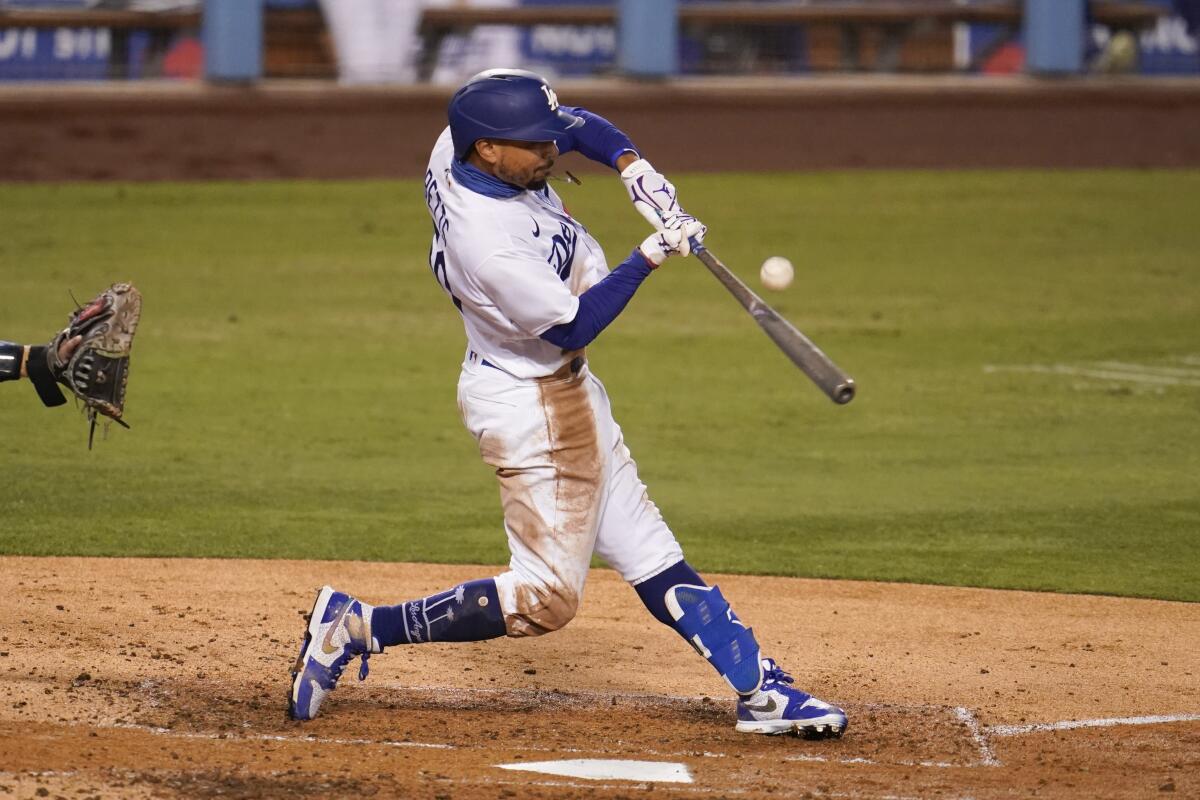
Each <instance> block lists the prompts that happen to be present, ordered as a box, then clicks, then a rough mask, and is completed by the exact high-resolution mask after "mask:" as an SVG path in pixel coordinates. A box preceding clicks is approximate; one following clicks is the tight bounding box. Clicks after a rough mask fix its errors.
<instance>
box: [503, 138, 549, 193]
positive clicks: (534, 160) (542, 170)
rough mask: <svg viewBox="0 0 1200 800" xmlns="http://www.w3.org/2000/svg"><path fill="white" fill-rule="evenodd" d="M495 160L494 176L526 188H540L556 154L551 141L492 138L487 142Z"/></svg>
mask: <svg viewBox="0 0 1200 800" xmlns="http://www.w3.org/2000/svg"><path fill="white" fill-rule="evenodd" d="M491 144H492V147H493V148H494V149H493V153H494V158H495V161H493V162H492V168H493V170H494V172H495V175H496V177H497V178H499V179H500V180H502V181H507V182H508V183H511V184H515V185H516V186H524V187H525V188H526V189H541V188H542V187H544V186H545V185H546V178H547V176H549V175H550V170H551V169H552V168H553V167H554V159H555V158H557V157H558V145H556V144H555V143H554V142H515V141H510V140H506V139H495V140H493V141H492V142H491Z"/></svg>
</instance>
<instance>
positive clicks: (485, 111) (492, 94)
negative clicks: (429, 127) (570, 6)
mask: <svg viewBox="0 0 1200 800" xmlns="http://www.w3.org/2000/svg"><path fill="white" fill-rule="evenodd" d="M447 113H448V116H449V117H450V136H451V137H452V138H453V139H454V154H455V155H456V156H457V157H458V158H460V159H464V158H466V157H467V154H468V153H470V151H471V146H472V145H474V144H475V142H476V141H477V140H479V139H513V140H514V141H518V142H548V141H551V140H553V139H557V138H558V137H559V136H562V135H563V134H564V133H565V132H567V131H568V130H570V129H571V128H575V127H578V126H580V125H582V124H583V118H582V117H577V116H575V115H574V114H568V113H567V112H565V111H563V110H561V109H560V108H559V107H558V97H557V96H556V95H555V94H554V90H553V89H551V88H550V84H549V83H547V82H546V79H545V78H543V77H542V76H541V75H538V74H537V73H536V72H529V71H527V70H523V69H489V70H487V71H485V72H481V73H479V74H478V75H476V76H475V77H473V78H471V80H469V81H467V82H466V83H465V84H463V87H462V88H461V89H459V90H458V91H457V92H455V93H454V97H453V98H452V99H451V100H450V108H449V109H448V112H447Z"/></svg>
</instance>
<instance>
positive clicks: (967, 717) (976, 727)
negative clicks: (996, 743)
mask: <svg viewBox="0 0 1200 800" xmlns="http://www.w3.org/2000/svg"><path fill="white" fill-rule="evenodd" d="M954 716H956V717H958V719H959V721H961V722H962V723H963V724H964V725H966V726H967V730H968V731H970V733H971V740H972V741H974V742H975V747H976V748H978V750H979V763H980V764H982V765H983V766H985V767H999V766H1000V759H998V758H996V754H995V753H993V752H992V745H991V743H990V742H989V741H988V739H987V734H986V733H984V731H983V728H982V726H980V724H979V720H978V719H977V718H976V717H975V712H974V711H972V710H971V709H969V708H967V707H965V706H958V707H956V708H955V709H954Z"/></svg>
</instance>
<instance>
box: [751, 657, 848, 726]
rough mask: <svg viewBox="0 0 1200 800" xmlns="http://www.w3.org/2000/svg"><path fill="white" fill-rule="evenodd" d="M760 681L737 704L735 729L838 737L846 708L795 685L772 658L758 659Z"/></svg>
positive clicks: (845, 723)
mask: <svg viewBox="0 0 1200 800" xmlns="http://www.w3.org/2000/svg"><path fill="white" fill-rule="evenodd" d="M762 668H763V682H762V685H761V686H760V687H759V688H758V691H756V692H755V693H754V694H752V695H750V696H748V697H743V698H741V699H740V700H738V704H737V716H738V722H737V730H739V731H741V732H742V733H765V734H768V735H773V736H777V735H779V734H781V733H795V734H796V735H797V736H803V737H805V738H806V739H826V738H834V739H836V738H840V737H841V735H842V734H843V733H845V732H846V726H847V724H848V722H847V720H846V712H845V711H842V710H841V709H840V708H838V707H836V706H831V705H829V703H826V702H824V701H823V700H818V699H817V698H815V697H813V696H812V695H810V694H806V693H804V692H802V691H800V690H799V689H793V688H792V687H791V686H790V685H789V684H791V683H792V682H793V680H792V676H791V675H788V674H787V673H786V672H784V671H783V670H782V669H780V668H779V665H778V664H776V663H775V661H774V660H773V659H770V658H764V659H763V660H762Z"/></svg>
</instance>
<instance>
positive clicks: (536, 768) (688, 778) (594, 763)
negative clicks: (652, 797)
mask: <svg viewBox="0 0 1200 800" xmlns="http://www.w3.org/2000/svg"><path fill="white" fill-rule="evenodd" d="M496 766H497V767H499V768H500V769H516V770H523V771H525V772H544V773H546V774H547V775H563V776H566V777H569V778H587V779H588V780H594V781H607V780H618V781H643V782H648V783H691V782H692V773H690V772H688V768H687V765H686V764H677V763H674V762H671V761H624V760H620V759H612V758H572V759H568V760H565V761H530V762H527V763H521V764H497V765H496Z"/></svg>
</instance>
